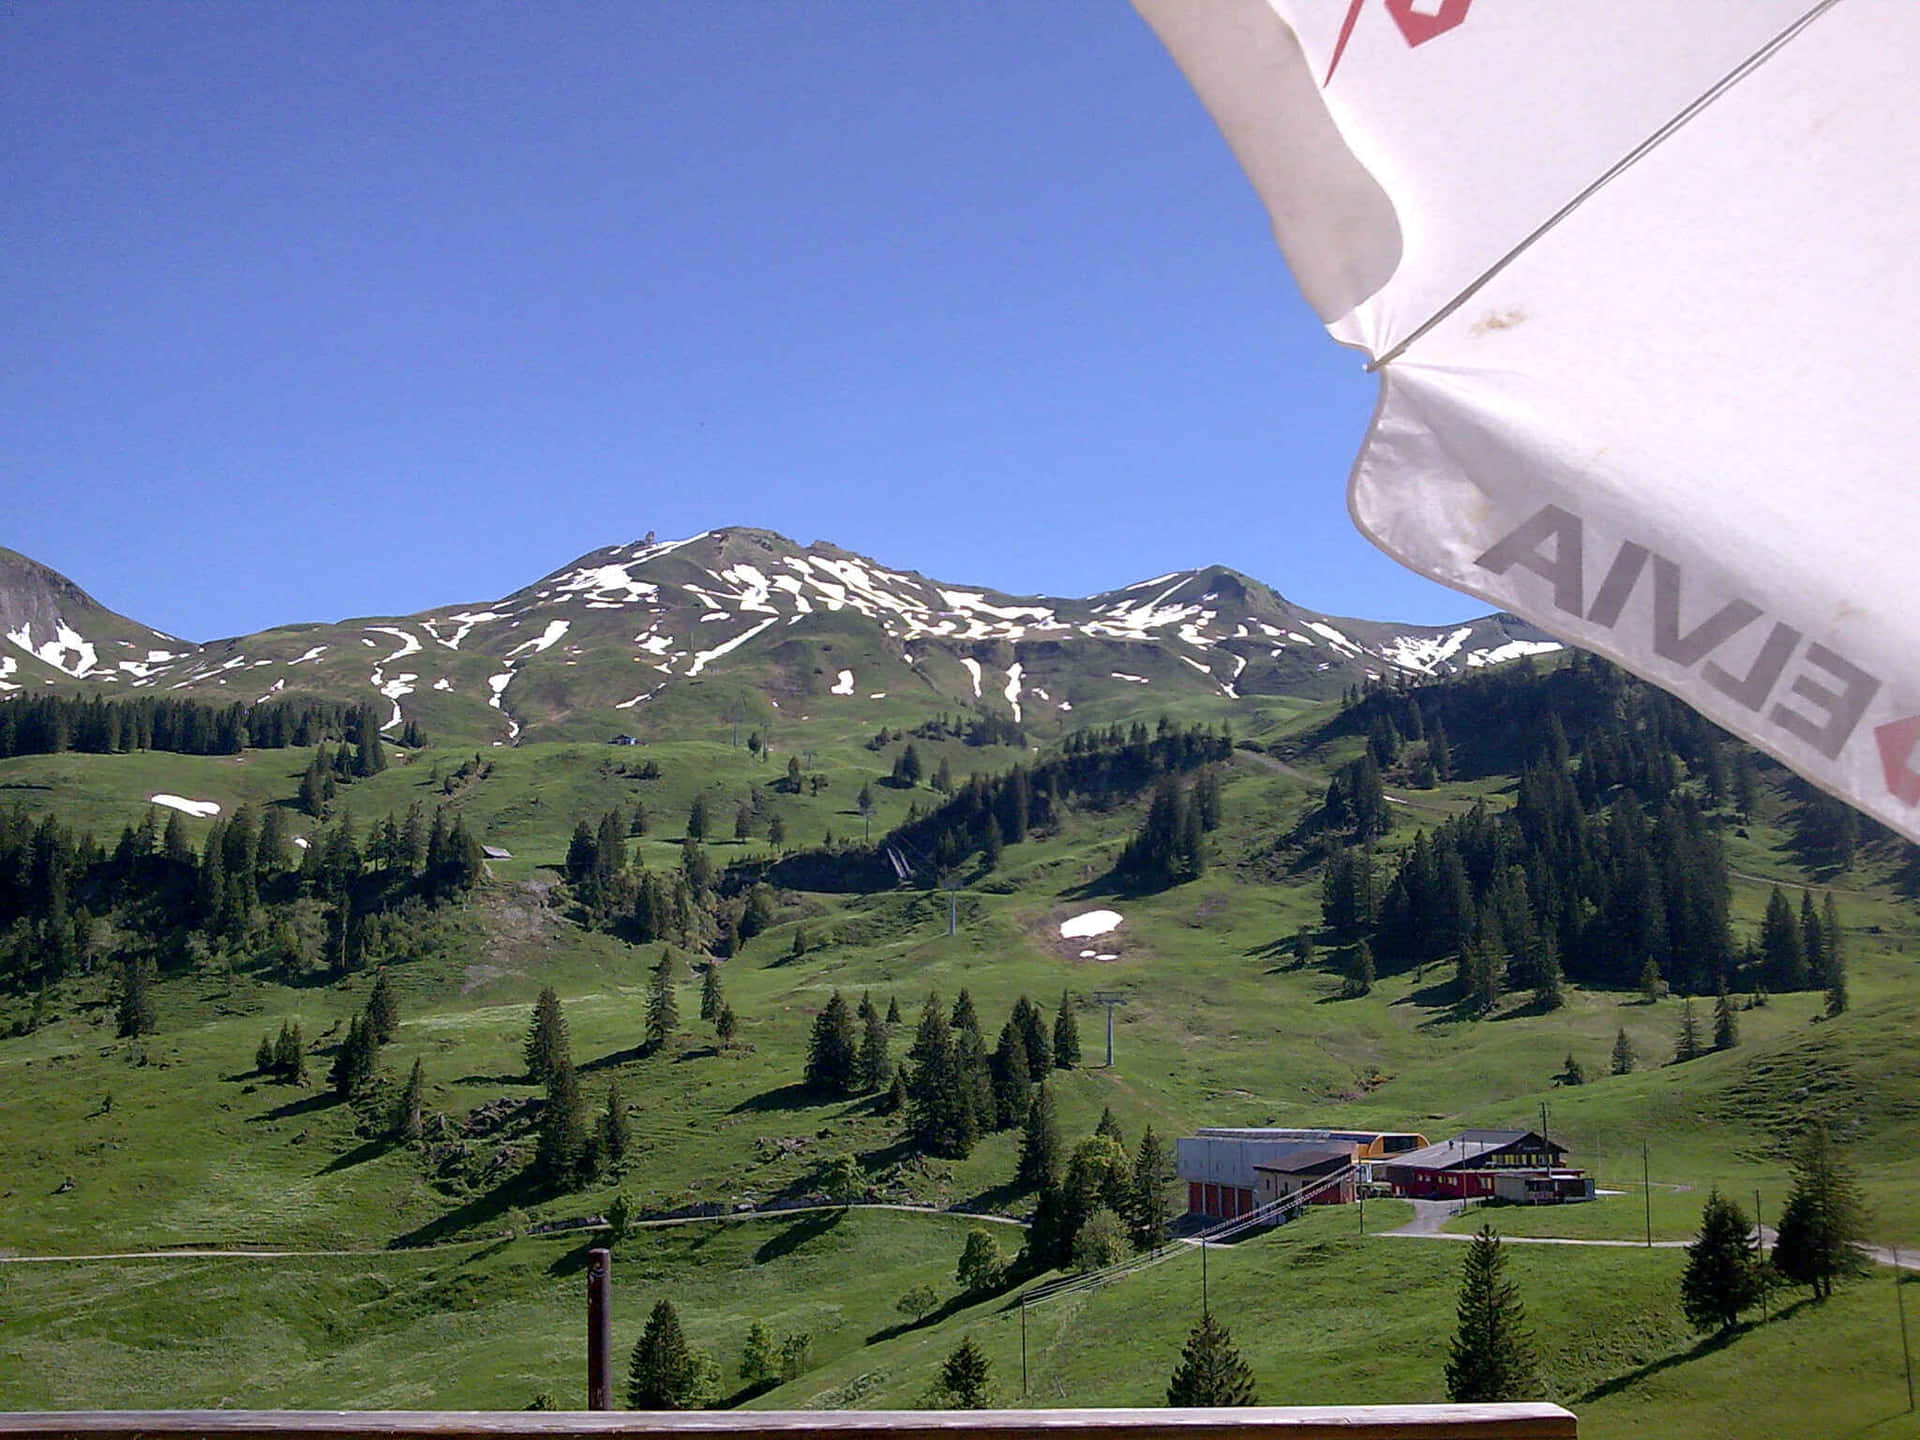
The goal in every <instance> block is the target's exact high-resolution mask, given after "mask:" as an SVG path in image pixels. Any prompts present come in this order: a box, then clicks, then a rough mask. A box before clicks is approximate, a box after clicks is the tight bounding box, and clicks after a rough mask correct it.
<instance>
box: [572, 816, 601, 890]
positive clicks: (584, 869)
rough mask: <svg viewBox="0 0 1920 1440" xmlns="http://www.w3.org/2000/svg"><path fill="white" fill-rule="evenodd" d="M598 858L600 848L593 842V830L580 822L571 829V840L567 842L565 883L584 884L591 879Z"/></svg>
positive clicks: (583, 822) (585, 823) (584, 822)
mask: <svg viewBox="0 0 1920 1440" xmlns="http://www.w3.org/2000/svg"><path fill="white" fill-rule="evenodd" d="M599 858H600V847H599V845H598V843H596V841H595V840H594V834H593V828H592V827H591V826H589V825H588V824H587V822H586V821H584V820H582V821H580V822H579V823H578V824H576V825H575V826H574V827H573V838H572V839H571V840H569V841H568V842H567V883H568V884H570V885H584V884H586V883H587V882H588V881H589V880H591V879H592V878H593V869H594V866H595V864H596V863H598V861H599Z"/></svg>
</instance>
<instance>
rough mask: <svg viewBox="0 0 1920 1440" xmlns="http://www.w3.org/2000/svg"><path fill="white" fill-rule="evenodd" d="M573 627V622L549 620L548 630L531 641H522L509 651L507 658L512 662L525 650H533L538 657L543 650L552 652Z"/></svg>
mask: <svg viewBox="0 0 1920 1440" xmlns="http://www.w3.org/2000/svg"><path fill="white" fill-rule="evenodd" d="M572 625H573V622H572V621H571V620H549V621H548V622H547V628H546V629H545V630H543V631H541V632H540V634H538V635H536V636H535V637H534V638H533V639H531V640H522V641H521V642H520V643H519V644H518V645H516V646H514V647H513V648H512V649H511V650H509V651H507V658H508V659H509V660H511V659H513V658H514V656H516V655H518V654H520V653H521V652H522V651H525V650H531V651H533V653H534V654H536V655H538V654H539V653H540V652H541V651H543V650H551V649H552V648H553V647H554V646H555V645H556V644H558V643H559V640H560V637H561V636H562V635H565V634H566V633H567V631H568V630H569V629H571V628H572Z"/></svg>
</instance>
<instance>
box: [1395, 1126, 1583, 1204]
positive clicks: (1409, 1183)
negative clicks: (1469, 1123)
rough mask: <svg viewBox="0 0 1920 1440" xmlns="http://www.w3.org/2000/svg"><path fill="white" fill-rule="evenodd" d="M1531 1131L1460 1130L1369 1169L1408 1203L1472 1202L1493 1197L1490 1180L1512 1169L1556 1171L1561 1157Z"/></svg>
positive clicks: (1561, 1152)
mask: <svg viewBox="0 0 1920 1440" xmlns="http://www.w3.org/2000/svg"><path fill="white" fill-rule="evenodd" d="M1566 1153H1567V1149H1566V1146H1564V1145H1555V1144H1554V1143H1553V1142H1552V1141H1550V1140H1548V1139H1547V1138H1546V1137H1545V1136H1544V1135H1540V1134H1538V1133H1536V1132H1535V1131H1532V1130H1463V1131H1461V1132H1460V1133H1459V1134H1458V1135H1456V1136H1454V1138H1453V1139H1451V1140H1443V1141H1441V1142H1440V1144H1438V1145H1429V1146H1427V1147H1426V1148H1425V1149H1424V1150H1415V1151H1412V1152H1411V1153H1409V1154H1406V1155H1396V1156H1394V1157H1393V1159H1391V1160H1388V1161H1383V1162H1380V1163H1378V1164H1376V1165H1375V1166H1374V1167H1373V1174H1374V1178H1375V1179H1376V1180H1383V1181H1385V1182H1386V1183H1387V1184H1388V1185H1389V1186H1391V1187H1392V1189H1393V1193H1394V1194H1395V1195H1403V1196H1406V1197H1407V1198H1409V1199H1413V1200H1474V1199H1479V1198H1481V1197H1483V1196H1487V1195H1491V1194H1493V1193H1494V1181H1495V1179H1496V1178H1497V1177H1498V1176H1500V1175H1502V1174H1511V1173H1514V1172H1516V1171H1527V1170H1531V1171H1559V1172H1561V1173H1567V1174H1572V1173H1577V1172H1567V1171H1563V1170H1562V1166H1561V1160H1562V1159H1563V1157H1564V1156H1565V1155H1566Z"/></svg>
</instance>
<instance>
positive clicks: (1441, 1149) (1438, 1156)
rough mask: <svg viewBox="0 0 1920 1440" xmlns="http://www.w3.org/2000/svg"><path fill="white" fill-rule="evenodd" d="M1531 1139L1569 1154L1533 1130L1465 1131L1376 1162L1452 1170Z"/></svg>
mask: <svg viewBox="0 0 1920 1440" xmlns="http://www.w3.org/2000/svg"><path fill="white" fill-rule="evenodd" d="M1527 1140H1531V1141H1534V1142H1535V1143H1536V1144H1538V1145H1539V1146H1540V1147H1542V1148H1544V1149H1546V1150H1547V1151H1549V1152H1550V1153H1552V1154H1555V1155H1564V1154H1565V1153H1566V1146H1564V1145H1555V1144H1553V1143H1552V1142H1551V1141H1549V1140H1543V1139H1541V1137H1540V1136H1539V1135H1537V1134H1535V1133H1534V1132H1533V1131H1531V1130H1462V1131H1461V1132H1460V1133H1459V1134H1458V1135H1456V1136H1454V1137H1453V1139H1451V1140H1442V1141H1441V1142H1440V1143H1439V1144H1438V1145H1429V1146H1427V1148H1426V1149H1424V1150H1410V1151H1408V1152H1407V1153H1406V1154H1405V1155H1395V1156H1394V1157H1393V1158H1392V1159H1391V1160H1379V1161H1376V1162H1374V1163H1375V1164H1376V1165H1378V1166H1380V1167H1382V1168H1396V1167H1398V1166H1402V1165H1405V1166H1408V1167H1410V1168H1414V1169H1420V1170H1451V1169H1453V1168H1454V1167H1456V1166H1460V1165H1467V1164H1471V1163H1472V1162H1473V1161H1475V1160H1478V1159H1479V1158H1480V1157H1481V1156H1483V1155H1491V1154H1493V1153H1494V1152H1496V1151H1500V1150H1508V1149H1511V1148H1512V1147H1514V1146H1515V1145H1518V1144H1520V1143H1521V1142H1522V1141H1527Z"/></svg>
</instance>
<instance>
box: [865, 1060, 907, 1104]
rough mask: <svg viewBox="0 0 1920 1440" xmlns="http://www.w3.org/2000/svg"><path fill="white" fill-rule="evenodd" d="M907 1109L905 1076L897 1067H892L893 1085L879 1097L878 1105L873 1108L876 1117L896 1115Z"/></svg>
mask: <svg viewBox="0 0 1920 1440" xmlns="http://www.w3.org/2000/svg"><path fill="white" fill-rule="evenodd" d="M906 1108H907V1075H906V1072H905V1071H904V1070H902V1069H901V1068H900V1067H899V1066H898V1065H896V1066H894V1067H893V1083H892V1084H891V1085H889V1086H888V1087H887V1092H886V1094H884V1095H882V1096H881V1097H880V1103H879V1104H877V1105H875V1106H874V1107H873V1113H874V1114H876V1115H898V1114H900V1113H901V1112H902V1111H904V1110H905V1109H906Z"/></svg>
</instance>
